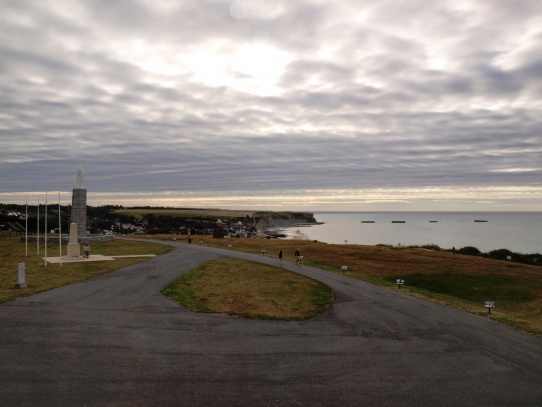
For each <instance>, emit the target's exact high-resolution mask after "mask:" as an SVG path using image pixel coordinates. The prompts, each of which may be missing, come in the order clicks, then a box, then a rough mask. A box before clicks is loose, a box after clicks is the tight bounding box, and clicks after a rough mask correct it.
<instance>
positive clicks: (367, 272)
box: [152, 235, 542, 336]
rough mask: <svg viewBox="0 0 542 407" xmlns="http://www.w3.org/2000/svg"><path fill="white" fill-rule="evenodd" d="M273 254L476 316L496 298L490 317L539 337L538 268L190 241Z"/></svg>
mask: <svg viewBox="0 0 542 407" xmlns="http://www.w3.org/2000/svg"><path fill="white" fill-rule="evenodd" d="M173 237H175V238H176V239H177V241H180V242H185V243H186V242H187V240H186V236H173V235H153V236H152V238H158V239H163V240H171V239H172V238H173ZM200 240H202V241H203V244H204V245H206V246H211V247H219V248H224V249H227V248H228V245H229V244H231V245H232V249H231V250H238V251H243V252H249V253H254V254H259V255H261V249H262V248H265V249H266V250H267V252H266V256H273V257H276V256H277V255H278V252H279V250H280V249H283V251H284V259H285V260H290V261H295V258H294V251H295V249H296V248H297V247H299V248H300V249H301V254H302V255H303V256H304V260H303V263H304V264H307V265H310V266H314V267H318V268H322V269H325V270H329V271H332V272H337V273H342V271H341V269H340V267H341V266H343V265H345V266H347V267H348V270H347V272H346V273H345V274H346V275H347V276H349V277H353V278H357V279H361V280H364V281H369V282H372V283H374V284H378V285H381V286H385V287H388V288H390V289H393V290H397V289H398V288H397V286H396V284H395V281H396V279H397V278H401V279H404V280H405V285H404V286H403V287H402V288H401V290H402V291H403V292H405V293H408V294H411V295H414V296H417V297H420V298H425V299H429V300H431V301H436V302H439V303H442V304H447V305H450V306H453V307H455V308H458V309H461V310H464V311H468V312H471V313H475V314H479V315H487V314H488V311H487V309H485V308H484V307H483V306H484V301H485V300H494V301H496V304H497V308H496V309H494V310H492V311H491V315H490V316H489V317H490V318H492V319H495V320H497V321H500V322H502V323H504V324H507V325H509V326H512V327H515V328H518V329H522V330H524V331H527V332H531V333H535V334H537V335H540V336H542V267H537V266H528V265H523V264H519V263H511V262H506V261H498V260H491V259H486V258H482V257H474V256H465V255H458V254H456V255H453V254H451V253H449V252H444V251H430V250H426V249H419V248H408V247H390V246H362V245H332V244H325V243H319V242H312V241H304V240H275V239H270V240H269V239H213V238H212V237H210V236H201V237H200V236H193V237H192V243H193V244H198V243H199V241H200Z"/></svg>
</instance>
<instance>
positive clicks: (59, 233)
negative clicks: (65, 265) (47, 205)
mask: <svg viewBox="0 0 542 407" xmlns="http://www.w3.org/2000/svg"><path fill="white" fill-rule="evenodd" d="M58 247H59V248H60V250H59V256H60V267H62V222H61V219H60V192H59V193H58Z"/></svg>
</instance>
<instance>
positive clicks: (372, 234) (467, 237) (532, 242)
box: [283, 212, 542, 253]
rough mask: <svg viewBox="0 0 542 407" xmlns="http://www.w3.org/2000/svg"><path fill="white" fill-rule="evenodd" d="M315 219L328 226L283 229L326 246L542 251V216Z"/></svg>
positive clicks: (347, 215)
mask: <svg viewBox="0 0 542 407" xmlns="http://www.w3.org/2000/svg"><path fill="white" fill-rule="evenodd" d="M314 217H315V218H316V220H317V221H318V222H325V223H324V224H323V225H314V226H308V227H295V228H287V229H283V230H284V231H285V232H287V233H288V234H295V233H296V232H298V231H299V232H300V233H302V234H303V235H305V236H306V237H307V239H309V240H318V241H321V242H326V243H341V244H342V243H345V241H347V243H352V244H366V245H375V244H379V243H383V244H391V245H398V244H401V245H423V244H437V245H438V246H440V247H441V248H443V249H449V248H452V247H454V246H455V248H457V249H459V248H461V247H465V246H474V247H476V248H478V249H479V250H480V251H482V252H488V251H491V250H497V249H509V250H511V251H513V252H518V253H542V212H315V213H314ZM475 220H486V221H487V222H475ZM362 221H366V222H373V221H374V223H362ZM392 221H404V222H405V223H392Z"/></svg>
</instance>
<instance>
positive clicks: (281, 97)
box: [0, 0, 542, 210]
mask: <svg viewBox="0 0 542 407" xmlns="http://www.w3.org/2000/svg"><path fill="white" fill-rule="evenodd" d="M0 6H1V7H2V10H3V11H4V12H3V13H2V15H1V16H0V39H1V40H0V44H1V45H0V53H1V58H0V92H1V94H2V95H3V96H2V98H1V101H0V103H1V109H0V140H1V143H2V149H1V153H0V173H1V174H2V177H1V179H0V191H1V192H0V194H4V197H5V198H4V199H0V201H1V200H3V201H6V200H8V198H7V197H8V196H9V195H10V194H15V195H17V193H31V192H36V191H44V190H50V191H51V190H58V191H70V190H71V188H72V187H73V184H74V179H75V172H76V170H77V168H78V166H80V165H82V166H83V167H84V169H85V172H86V174H87V178H86V183H85V184H86V185H85V186H86V187H87V189H88V190H89V197H91V196H92V195H93V194H96V196H98V195H100V196H101V198H100V202H105V201H109V202H110V203H116V200H122V202H123V203H124V204H129V203H130V200H132V201H133V202H138V203H140V202H139V201H138V197H142V200H144V199H145V198H149V199H162V200H163V202H167V204H171V205H174V206H183V205H185V203H194V204H201V205H203V206H212V205H213V204H216V206H223V207H225V206H230V205H231V206H238V205H241V206H246V205H249V206H253V207H259V206H262V207H263V206H266V205H272V206H276V207H281V206H282V207H286V208H288V209H297V208H298V207H302V206H305V207H307V208H308V209H314V208H317V209H327V208H338V207H343V208H349V209H360V210H363V209H367V208H370V209H379V208H380V207H383V208H388V206H387V204H389V202H395V203H402V204H404V205H405V206H404V208H410V209H412V206H410V207H409V205H413V204H414V203H415V202H418V203H423V202H425V203H424V204H423V206H422V207H423V208H424V209H431V208H433V209H436V210H439V209H449V208H451V207H453V208H454V209H461V208H468V209H471V208H473V207H475V206H476V205H478V204H479V205H480V207H482V206H483V205H486V206H491V205H497V207H503V208H506V207H511V208H513V209H514V208H515V209H531V210H542V206H541V203H540V199H541V198H542V182H541V179H542V178H541V175H542V130H541V129H542V119H541V118H542V98H541V96H542V3H540V2H539V1H535V0H532V1H529V0H524V1H512V0H500V1H498V2H479V1H474V0H462V1H459V0H453V1H441V2H432V1H428V0H424V1H409V2H404V1H400V0H390V1H382V0H374V1H364V2H362V3H360V2H359V1H354V0H352V1H350V0H345V1H341V2H332V1H328V0H326V1H324V0H303V1H296V2H291V1H256V0H252V1H249V0H246V1H243V0H237V1H233V2H232V1H221V0H215V1H197V2H194V1H178V0H175V1H160V2H156V1H150V0H124V1H115V2H110V1H103V0H83V1H81V2H72V1H68V0H55V1H52V0H45V1H40V2H35V1H30V0H28V1H25V0H17V1H6V0H0ZM375 191H379V192H378V193H376V192H375ZM383 191H385V192H383ZM434 191H447V192H446V193H444V194H443V193H440V192H439V193H435V192H434ZM469 191H476V192H473V193H472V195H471V194H470V192H469ZM503 191H504V192H503ZM345 202H351V205H345ZM463 204H464V205H463ZM341 205H342V206H341ZM379 205H381V206H379ZM382 205H383V206H382ZM450 205H451V206H450ZM462 205H463V206H462ZM473 205H474V206H473Z"/></svg>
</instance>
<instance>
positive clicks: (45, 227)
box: [44, 192, 47, 267]
mask: <svg viewBox="0 0 542 407" xmlns="http://www.w3.org/2000/svg"><path fill="white" fill-rule="evenodd" d="M44 238H45V267H47V192H45V236H44Z"/></svg>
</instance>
